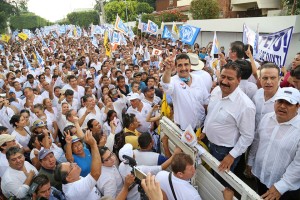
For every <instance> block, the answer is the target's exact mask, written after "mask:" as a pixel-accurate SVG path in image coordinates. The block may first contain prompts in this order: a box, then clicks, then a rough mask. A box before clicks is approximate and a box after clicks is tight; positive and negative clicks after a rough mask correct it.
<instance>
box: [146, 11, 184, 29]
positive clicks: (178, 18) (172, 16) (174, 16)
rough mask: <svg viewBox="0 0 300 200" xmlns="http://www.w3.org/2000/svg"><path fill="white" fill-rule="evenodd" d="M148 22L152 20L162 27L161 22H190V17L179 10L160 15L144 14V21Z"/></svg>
mask: <svg viewBox="0 0 300 200" xmlns="http://www.w3.org/2000/svg"><path fill="white" fill-rule="evenodd" d="M148 20H151V21H153V22H155V23H156V24H157V25H159V26H160V24H161V22H185V21H186V20H188V16H187V15H185V14H182V13H181V12H179V11H177V10H171V11H169V10H167V11H164V12H160V13H159V14H157V13H153V14H143V15H142V21H143V22H147V21H148Z"/></svg>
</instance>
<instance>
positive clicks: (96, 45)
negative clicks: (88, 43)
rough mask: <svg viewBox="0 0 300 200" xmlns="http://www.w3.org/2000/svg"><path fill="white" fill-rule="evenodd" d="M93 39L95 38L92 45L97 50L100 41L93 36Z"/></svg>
mask: <svg viewBox="0 0 300 200" xmlns="http://www.w3.org/2000/svg"><path fill="white" fill-rule="evenodd" d="M92 37H93V38H92V44H93V45H94V46H95V47H96V48H98V41H97V38H96V36H95V35H93V36H92Z"/></svg>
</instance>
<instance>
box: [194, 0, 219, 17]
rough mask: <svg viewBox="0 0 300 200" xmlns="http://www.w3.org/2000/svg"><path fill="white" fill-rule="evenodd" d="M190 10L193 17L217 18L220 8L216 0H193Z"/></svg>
mask: <svg viewBox="0 0 300 200" xmlns="http://www.w3.org/2000/svg"><path fill="white" fill-rule="evenodd" d="M190 12H191V13H192V16H193V19H217V18H219V13H220V8H219V4H218V2H217V1H216V0H193V1H192V2H191V8H190Z"/></svg>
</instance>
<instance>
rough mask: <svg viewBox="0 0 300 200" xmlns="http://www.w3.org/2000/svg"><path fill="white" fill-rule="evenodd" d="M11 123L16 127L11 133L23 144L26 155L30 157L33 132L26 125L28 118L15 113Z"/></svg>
mask: <svg viewBox="0 0 300 200" xmlns="http://www.w3.org/2000/svg"><path fill="white" fill-rule="evenodd" d="M9 123H10V124H11V125H12V126H13V127H14V129H15V130H14V131H13V132H12V133H11V135H13V136H15V137H16V141H17V142H18V143H19V144H21V145H22V146H23V150H24V155H25V157H26V158H28V159H29V153H30V151H31V150H30V149H29V147H28V143H29V140H30V137H31V135H32V133H31V132H30V130H29V128H28V127H27V126H26V119H25V118H24V117H23V116H21V115H14V116H12V118H11V119H10V121H9Z"/></svg>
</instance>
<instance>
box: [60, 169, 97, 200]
mask: <svg viewBox="0 0 300 200" xmlns="http://www.w3.org/2000/svg"><path fill="white" fill-rule="evenodd" d="M96 183H97V182H96V180H95V179H94V178H93V177H92V176H91V174H88V175H87V176H86V177H84V178H83V177H80V180H78V181H75V182H73V183H68V184H63V185H62V190H63V192H64V193H65V196H66V199H67V200H73V199H76V200H99V199H100V198H101V194H100V192H99V190H98V189H97V188H96Z"/></svg>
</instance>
